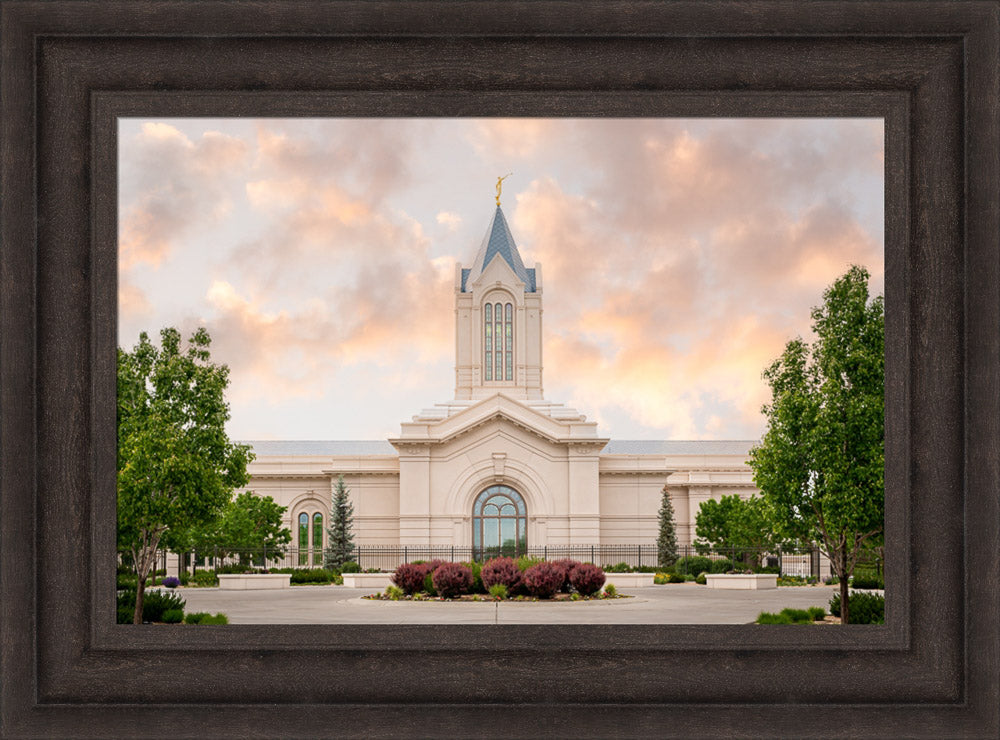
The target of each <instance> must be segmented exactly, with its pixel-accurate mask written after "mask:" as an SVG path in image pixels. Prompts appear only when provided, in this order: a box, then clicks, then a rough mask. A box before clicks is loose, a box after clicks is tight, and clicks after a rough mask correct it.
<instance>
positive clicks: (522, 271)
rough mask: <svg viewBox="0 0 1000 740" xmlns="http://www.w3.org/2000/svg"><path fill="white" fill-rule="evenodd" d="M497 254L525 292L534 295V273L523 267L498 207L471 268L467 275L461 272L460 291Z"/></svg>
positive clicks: (473, 279)
mask: <svg viewBox="0 0 1000 740" xmlns="http://www.w3.org/2000/svg"><path fill="white" fill-rule="evenodd" d="M498 254H499V255H500V256H501V257H503V259H504V260H505V261H506V262H507V264H508V265H510V268H511V269H512V270H513V271H514V274H515V275H517V277H518V279H520V280H521V282H523V283H524V290H525V292H527V293H534V292H535V271H534V270H529V269H527V268H526V267H525V266H524V262H523V261H522V260H521V254H520V252H518V251H517V244H515V243H514V236H513V235H512V234H511V233H510V227H509V226H508V225H507V219H506V218H504V215H503V211H502V210H501V209H500V206H497V209H496V211H495V212H494V214H493V220H492V221H490V225H489V228H488V229H486V236H485V237H484V238H483V243H482V244H481V245H480V247H479V251H478V252H476V256H475V258H474V259H473V260H472V267H471V268H469V270H468V273H466V271H465V270H463V271H462V278H463V280H462V290H463V291H465V290H466V286H467V285H469V284H470V283H472V282H474V281H475V280H476V279H477V278H478V277H479V276H480V275H481V274H482V273H483V270H485V269H486V267H487V265H489V264H490V262H492V261H493V258H494V257H496V255H498Z"/></svg>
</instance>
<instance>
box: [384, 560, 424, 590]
mask: <svg viewBox="0 0 1000 740" xmlns="http://www.w3.org/2000/svg"><path fill="white" fill-rule="evenodd" d="M425 574H426V572H425V571H424V566H423V564H421V565H414V564H413V563H403V564H402V565H400V566H399V567H398V568H396V572H395V573H393V574H392V582H393V583H395V584H396V585H397V586H399V587H400V588H401V589H403V591H404V592H405V593H407V594H411V595H412V594H415V593H417V592H418V591H420V590H421V589H423V587H424V575H425Z"/></svg>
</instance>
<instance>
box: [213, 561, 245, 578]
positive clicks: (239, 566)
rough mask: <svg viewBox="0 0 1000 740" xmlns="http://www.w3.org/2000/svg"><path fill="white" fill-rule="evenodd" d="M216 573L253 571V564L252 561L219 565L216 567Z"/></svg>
mask: <svg viewBox="0 0 1000 740" xmlns="http://www.w3.org/2000/svg"><path fill="white" fill-rule="evenodd" d="M215 572H216V573H222V574H223V575H231V574H233V573H252V572H253V566H252V565H250V563H230V564H229V565H218V566H216V568H215Z"/></svg>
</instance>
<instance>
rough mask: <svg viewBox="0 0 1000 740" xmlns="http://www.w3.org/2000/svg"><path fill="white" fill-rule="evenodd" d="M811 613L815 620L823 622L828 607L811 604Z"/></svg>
mask: <svg viewBox="0 0 1000 740" xmlns="http://www.w3.org/2000/svg"><path fill="white" fill-rule="evenodd" d="M809 614H810V615H811V616H812V618H813V621H814V622H822V621H823V617H825V616H826V609H824V608H823V607H821V606H810V607H809Z"/></svg>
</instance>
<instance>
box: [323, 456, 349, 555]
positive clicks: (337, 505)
mask: <svg viewBox="0 0 1000 740" xmlns="http://www.w3.org/2000/svg"><path fill="white" fill-rule="evenodd" d="M349 493H350V491H348V490H347V486H345V485H344V476H343V475H339V476H337V487H336V488H335V489H334V491H333V505H332V507H331V508H330V526H328V527H327V528H326V532H327V536H328V540H329V542H328V547H327V549H326V552H325V553H324V554H323V567H324V568H330V569H332V570H337V571H339V570H340V569H341V568H343V567H344V563H345V562H347V561H348V560H350V558H351V552H352V551H353V550H354V536H353V534H352V533H351V529H352V528H353V526H354V504H352V503H351V499H350V498H349V497H348V494H349Z"/></svg>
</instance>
